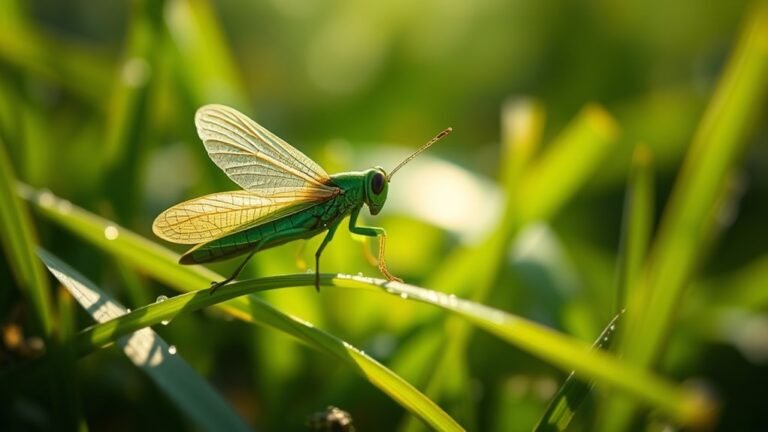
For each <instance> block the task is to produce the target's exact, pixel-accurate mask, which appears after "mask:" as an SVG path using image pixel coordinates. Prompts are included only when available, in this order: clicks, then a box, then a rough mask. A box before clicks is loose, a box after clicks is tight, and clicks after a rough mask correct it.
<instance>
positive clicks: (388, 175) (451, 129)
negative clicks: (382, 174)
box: [387, 127, 453, 182]
mask: <svg viewBox="0 0 768 432" xmlns="http://www.w3.org/2000/svg"><path fill="white" fill-rule="evenodd" d="M452 131H453V128H450V127H449V128H446V129H444V130H443V131H442V132H440V133H439V134H437V135H435V137H434V138H432V139H431V140H429V142H427V143H426V144H424V145H423V146H421V147H419V149H418V150H416V151H415V152H413V154H412V155H410V156H408V157H407V158H405V159H404V160H403V161H402V162H400V163H399V164H398V165H397V166H396V167H395V169H393V170H392V171H390V173H389V174H387V182H389V180H390V179H391V178H392V176H393V175H395V173H396V172H397V170H399V169H400V168H402V167H403V165H405V164H407V163H408V162H410V161H412V160H413V158H415V157H416V156H418V155H420V154H421V153H422V152H423V151H424V150H426V149H428V148H430V147H431V146H432V144H434V143H436V142H438V141H440V140H441V139H442V138H443V137H445V136H446V135H448V134H449V133H451V132H452Z"/></svg>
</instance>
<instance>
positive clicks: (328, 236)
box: [315, 222, 339, 292]
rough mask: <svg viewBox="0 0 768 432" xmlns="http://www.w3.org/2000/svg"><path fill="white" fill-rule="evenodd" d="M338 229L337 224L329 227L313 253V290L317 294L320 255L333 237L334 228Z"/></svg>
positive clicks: (318, 289) (318, 288) (318, 290)
mask: <svg viewBox="0 0 768 432" xmlns="http://www.w3.org/2000/svg"><path fill="white" fill-rule="evenodd" d="M338 227H339V223H338V222H337V223H336V224H335V225H331V227H330V228H328V234H326V235H325V238H324V239H323V242H322V243H320V247H318V248H317V251H316V252H315V289H316V290H317V292H320V255H322V253H323V250H324V249H325V247H326V246H328V243H330V242H331V240H333V235H334V234H335V233H336V228H338Z"/></svg>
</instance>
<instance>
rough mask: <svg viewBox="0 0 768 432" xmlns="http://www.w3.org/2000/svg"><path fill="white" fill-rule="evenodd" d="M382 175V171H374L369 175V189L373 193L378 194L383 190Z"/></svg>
mask: <svg viewBox="0 0 768 432" xmlns="http://www.w3.org/2000/svg"><path fill="white" fill-rule="evenodd" d="M384 181H385V180H384V175H383V174H382V173H378V172H377V173H376V174H374V175H373V177H371V191H372V192H373V193H374V195H378V194H380V193H381V191H383V190H384Z"/></svg>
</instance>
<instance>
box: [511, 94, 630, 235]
mask: <svg viewBox="0 0 768 432" xmlns="http://www.w3.org/2000/svg"><path fill="white" fill-rule="evenodd" d="M618 137H619V128H618V125H617V124H616V122H615V120H614V119H613V117H612V116H611V115H610V114H609V113H608V112H607V111H605V109H604V108H602V107H601V106H599V105H588V106H586V107H585V108H584V109H583V110H582V111H581V113H580V114H579V116H578V117H577V118H576V119H575V120H574V121H573V122H572V123H571V124H569V125H568V127H567V128H566V129H565V130H564V131H563V132H562V133H561V134H560V136H559V137H558V138H557V139H556V140H555V141H554V142H553V143H552V145H551V146H550V147H549V148H548V150H547V151H546V152H545V153H544V154H543V155H542V156H541V157H540V158H539V159H537V160H536V161H534V162H533V163H532V164H531V167H530V168H529V169H528V170H527V171H526V172H525V174H524V175H523V178H522V179H521V180H520V181H521V186H522V187H521V189H520V190H519V193H520V196H519V199H520V202H519V203H518V205H517V207H518V209H519V211H520V221H521V223H522V224H525V223H528V222H531V221H535V220H540V219H549V218H550V217H551V216H552V215H553V214H554V213H555V212H556V211H557V210H558V209H560V208H561V207H562V206H563V205H564V204H565V203H566V202H567V201H568V200H570V199H571V198H572V197H573V195H574V194H575V193H576V191H578V189H579V188H580V187H581V186H583V185H584V183H586V181H587V180H588V179H589V177H591V176H592V175H593V173H594V172H595V171H596V170H597V169H598V167H599V164H600V163H602V162H603V160H605V157H606V156H607V155H608V154H609V152H610V149H611V147H612V146H613V145H614V144H615V143H616V142H617V140H618Z"/></svg>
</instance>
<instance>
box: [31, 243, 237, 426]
mask: <svg viewBox="0 0 768 432" xmlns="http://www.w3.org/2000/svg"><path fill="white" fill-rule="evenodd" d="M40 258H41V259H42V260H43V262H45V265H46V266H48V270H50V271H51V273H53V275H54V276H56V279H58V280H59V282H61V283H62V284H63V285H64V286H65V287H66V288H67V290H69V292H70V293H71V294H72V296H73V297H74V298H75V299H76V300H77V301H78V302H79V303H80V305H81V306H82V307H83V308H84V309H85V310H86V311H88V313H89V314H90V315H91V316H92V317H93V318H94V319H95V320H97V321H98V322H105V321H109V320H113V319H115V318H117V317H120V316H121V315H124V314H125V313H126V312H127V311H126V309H125V308H124V307H123V306H122V305H120V304H119V303H118V302H117V301H115V300H114V299H113V298H111V297H110V296H109V295H107V294H106V293H104V292H103V291H102V290H101V289H99V288H98V287H97V286H96V285H94V284H93V283H92V282H91V281H89V280H88V279H86V278H85V277H83V276H82V275H80V274H79V273H77V272H76V271H75V270H73V269H72V268H70V267H69V266H68V265H66V264H65V263H63V262H61V261H60V260H59V259H57V258H56V257H54V256H53V255H51V254H49V253H47V252H45V251H42V250H41V251H40ZM124 334H125V336H121V337H120V338H119V339H117V344H118V345H119V346H120V348H121V349H122V350H123V352H124V353H125V355H126V356H127V357H128V359H129V360H131V362H132V363H133V364H135V365H136V366H137V367H139V368H141V370H142V371H144V373H146V374H147V375H148V376H149V377H150V378H151V379H152V380H153V381H154V382H155V384H157V385H158V387H160V389H161V390H163V391H164V392H165V393H166V394H167V395H168V397H169V398H170V399H171V400H173V401H174V402H175V403H176V405H177V406H178V407H179V409H181V410H182V411H184V412H185V413H186V414H187V415H189V417H190V418H191V419H193V420H194V421H195V422H196V423H197V425H198V426H199V427H200V428H201V429H204V430H211V431H220V430H227V431H229V430H240V431H246V430H249V428H248V427H247V426H246V425H245V423H243V421H242V419H240V417H239V416H238V415H237V414H236V413H235V412H234V411H233V410H232V408H231V407H230V406H229V405H228V404H227V402H225V401H224V400H223V399H222V398H221V396H219V394H218V393H217V392H216V391H215V390H214V389H213V388H212V387H211V386H210V385H209V384H208V383H207V382H206V381H205V380H203V379H202V378H201V377H200V375H198V374H197V372H195V371H194V370H193V369H192V368H191V367H190V366H189V365H188V364H187V362H185V361H184V360H183V359H182V358H181V356H179V355H176V353H175V348H171V346H170V345H168V343H167V342H165V341H164V340H163V339H162V338H161V337H160V336H158V334H157V333H155V332H154V331H153V330H152V329H149V328H144V329H141V330H138V331H135V332H125V333H124Z"/></svg>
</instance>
